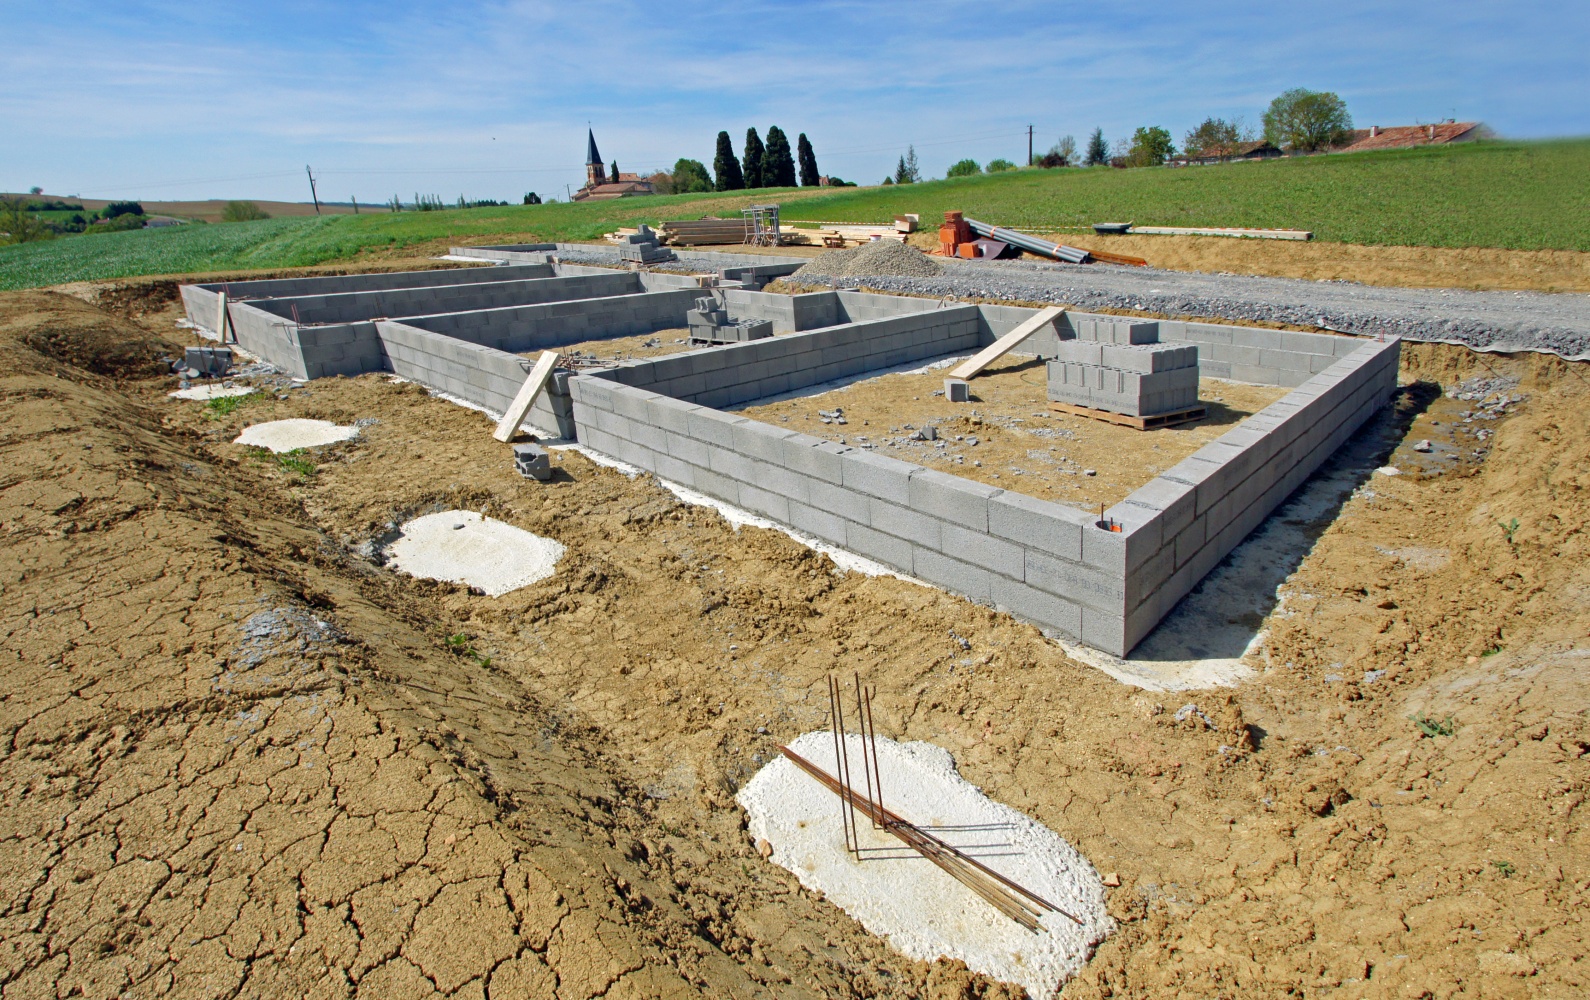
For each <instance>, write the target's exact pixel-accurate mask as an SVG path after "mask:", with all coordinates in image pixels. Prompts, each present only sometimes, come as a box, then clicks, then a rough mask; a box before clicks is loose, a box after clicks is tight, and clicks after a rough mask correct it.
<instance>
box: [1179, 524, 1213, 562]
mask: <svg viewBox="0 0 1590 1000" xmlns="http://www.w3.org/2000/svg"><path fill="white" fill-rule="evenodd" d="M1208 523H1209V518H1208V516H1207V515H1206V516H1204V517H1195V518H1193V519H1192V521H1191V522H1190V523H1189V524H1188V525H1187V526H1186V527H1185V528H1183V529H1181V531H1180V532H1178V533H1177V535H1176V539H1175V549H1176V568H1177V569H1181V568H1182V567H1183V566H1185V565H1187V562H1188V560H1190V559H1192V557H1193V556H1194V555H1196V554H1197V553H1198V550H1199V549H1201V548H1203V547H1204V542H1205V541H1206V540H1207V539H1206V538H1205V535H1204V531H1205V528H1206V526H1207V525H1208Z"/></svg>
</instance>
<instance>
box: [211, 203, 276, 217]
mask: <svg viewBox="0 0 1590 1000" xmlns="http://www.w3.org/2000/svg"><path fill="white" fill-rule="evenodd" d="M268 218H270V216H269V215H268V214H267V213H266V212H265V210H264V209H263V208H260V207H259V206H258V205H256V204H254V203H253V202H252V201H229V202H227V203H226V207H225V208H223V209H221V221H222V222H254V221H256V220H258V219H268Z"/></svg>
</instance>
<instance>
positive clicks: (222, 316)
mask: <svg viewBox="0 0 1590 1000" xmlns="http://www.w3.org/2000/svg"><path fill="white" fill-rule="evenodd" d="M231 325H232V315H231V313H229V312H227V310H226V293H225V292H222V293H221V303H220V308H219V309H218V310H217V313H216V317H215V336H216V337H217V338H218V339H219V340H220V341H221V343H223V344H225V343H227V342H228V341H227V339H226V328H227V327H229V326H231Z"/></svg>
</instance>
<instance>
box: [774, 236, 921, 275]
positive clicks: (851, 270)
mask: <svg viewBox="0 0 1590 1000" xmlns="http://www.w3.org/2000/svg"><path fill="white" fill-rule="evenodd" d="M943 271H944V268H943V266H942V265H940V264H939V262H938V261H936V260H934V259H933V258H931V257H929V256H928V255H927V254H925V253H923V252H922V251H920V250H918V249H917V248H916V247H912V246H906V245H905V244H904V243H896V242H895V241H893V240H875V241H873V242H871V243H863V244H862V245H861V246H859V247H851V248H849V249H848V250H833V251H830V252H828V253H825V254H822V255H820V256H817V257H814V258H812V262H811V263H810V264H806V265H804V266H803V267H802V268H801V269H800V270H799V271H796V272H795V273H794V274H792V275H790V278H791V280H798V279H803V278H804V279H807V280H811V279H814V278H864V277H867V276H868V275H895V276H898V277H903V278H931V277H934V276H936V275H939V274H942V273H943Z"/></svg>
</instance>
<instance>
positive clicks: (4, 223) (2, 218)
mask: <svg viewBox="0 0 1590 1000" xmlns="http://www.w3.org/2000/svg"><path fill="white" fill-rule="evenodd" d="M54 236H55V234H54V233H53V232H51V231H50V229H49V227H48V226H46V225H45V224H44V223H43V222H42V221H41V220H40V219H39V217H38V216H36V215H34V214H33V213H32V212H29V211H28V210H27V206H26V205H25V204H23V202H22V199H20V198H3V199H0V245H5V244H11V243H35V242H37V241H39V240H47V239H51V238H52V237H54Z"/></svg>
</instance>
